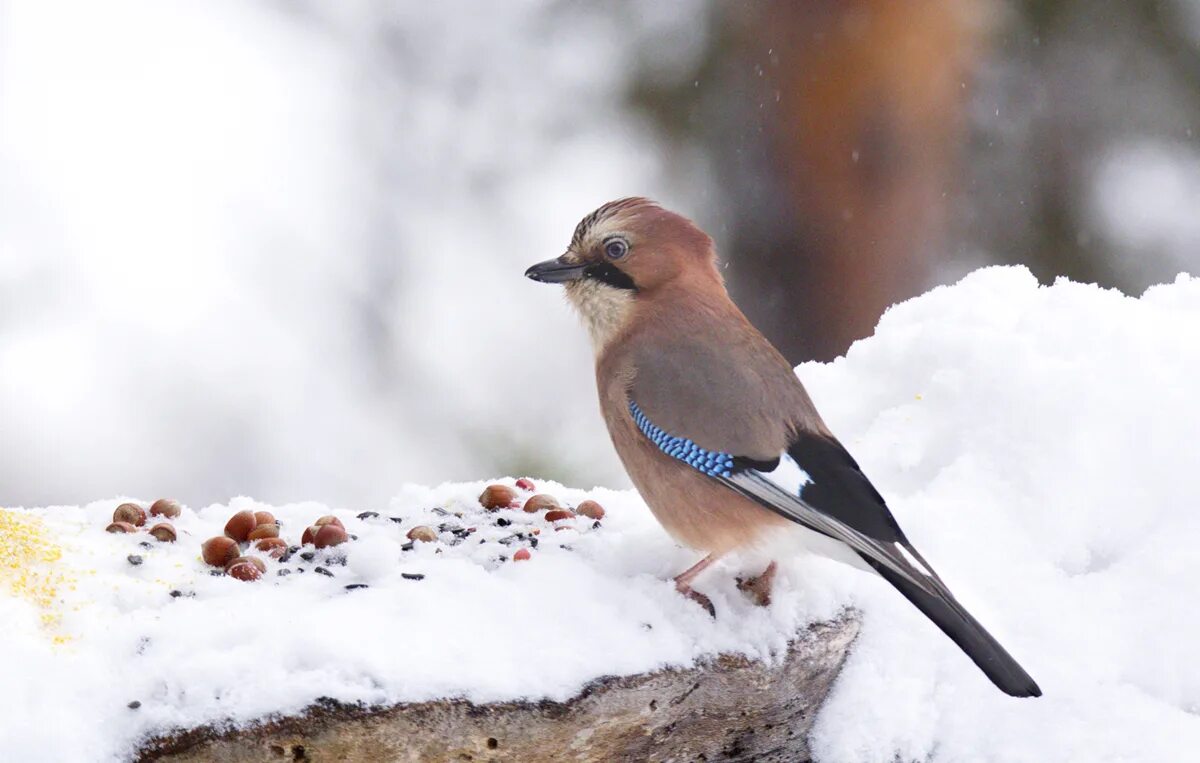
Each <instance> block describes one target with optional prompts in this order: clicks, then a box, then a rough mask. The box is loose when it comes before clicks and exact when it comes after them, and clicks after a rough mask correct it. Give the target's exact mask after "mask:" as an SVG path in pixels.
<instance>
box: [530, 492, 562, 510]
mask: <svg viewBox="0 0 1200 763" xmlns="http://www.w3.org/2000/svg"><path fill="white" fill-rule="evenodd" d="M561 508H562V504H561V503H559V502H558V499H557V498H555V497H554V496H552V495H546V494H545V493H538V494H537V495H535V496H530V498H529V500H528V501H526V502H525V511H527V512H529V513H530V514H533V513H536V512H539V511H545V510H546V509H561Z"/></svg>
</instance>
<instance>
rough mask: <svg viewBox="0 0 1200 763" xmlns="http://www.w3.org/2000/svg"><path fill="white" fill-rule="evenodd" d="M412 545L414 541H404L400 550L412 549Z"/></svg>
mask: <svg viewBox="0 0 1200 763" xmlns="http://www.w3.org/2000/svg"><path fill="white" fill-rule="evenodd" d="M413 545H414V543H413V542H412V541H411V540H410V541H409V542H408V543H405V544H404V545H403V546H401V547H400V550H401V551H412V550H413Z"/></svg>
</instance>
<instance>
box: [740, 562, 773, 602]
mask: <svg viewBox="0 0 1200 763" xmlns="http://www.w3.org/2000/svg"><path fill="white" fill-rule="evenodd" d="M775 570H776V566H775V562H771V563H770V564H768V565H767V568H766V569H765V570H763V571H762V574H760V575H758V576H757V577H753V578H738V581H737V587H738V590H739V591H741V592H742V593H744V594H746V595H747V596H749V597H750V598H751V600H753V601H754V603H755V604H757V605H758V606H760V607H768V606H770V605H771V585H772V583H773V582H774V581H775Z"/></svg>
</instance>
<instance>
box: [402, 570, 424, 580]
mask: <svg viewBox="0 0 1200 763" xmlns="http://www.w3.org/2000/svg"><path fill="white" fill-rule="evenodd" d="M400 577H402V578H404V579H405V580H424V579H425V576H424V575H422V574H421V573H419V572H401V573H400Z"/></svg>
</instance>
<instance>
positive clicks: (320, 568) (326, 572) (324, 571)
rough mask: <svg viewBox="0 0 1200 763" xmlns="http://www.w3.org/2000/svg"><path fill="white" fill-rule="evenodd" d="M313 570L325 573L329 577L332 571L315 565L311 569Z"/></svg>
mask: <svg viewBox="0 0 1200 763" xmlns="http://www.w3.org/2000/svg"><path fill="white" fill-rule="evenodd" d="M313 572H319V573H320V574H322V575H327V576H329V577H333V573H332V572H330V571H329V570H327V569H325V568H324V567H317V568H315V569H314V570H313Z"/></svg>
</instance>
